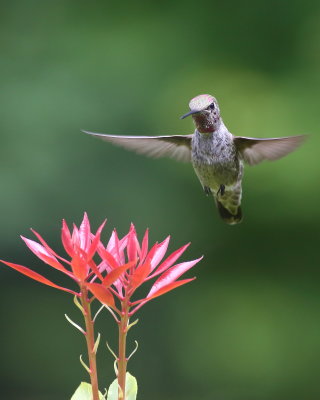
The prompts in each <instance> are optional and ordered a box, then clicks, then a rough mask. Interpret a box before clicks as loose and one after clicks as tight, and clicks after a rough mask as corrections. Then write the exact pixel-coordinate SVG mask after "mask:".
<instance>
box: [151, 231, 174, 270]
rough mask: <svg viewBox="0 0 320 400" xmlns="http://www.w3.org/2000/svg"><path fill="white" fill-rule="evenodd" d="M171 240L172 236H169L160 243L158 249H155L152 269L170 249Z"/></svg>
mask: <svg viewBox="0 0 320 400" xmlns="http://www.w3.org/2000/svg"><path fill="white" fill-rule="evenodd" d="M169 241H170V236H168V237H167V238H166V239H165V240H164V241H163V242H161V243H159V245H158V247H157V250H156V251H155V253H154V255H153V257H152V260H151V271H153V270H154V269H155V268H156V267H157V266H158V264H159V262H160V261H161V260H162V259H163V257H164V255H165V254H166V251H167V249H168V245H169ZM147 258H148V256H147Z"/></svg>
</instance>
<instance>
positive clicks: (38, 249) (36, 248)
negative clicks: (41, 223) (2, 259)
mask: <svg viewBox="0 0 320 400" xmlns="http://www.w3.org/2000/svg"><path fill="white" fill-rule="evenodd" d="M21 239H22V240H23V241H24V242H25V244H26V245H27V246H28V247H29V249H30V250H31V251H32V252H33V253H34V254H35V255H36V256H37V257H38V258H40V260H42V261H44V262H45V263H46V264H48V265H50V266H51V267H53V268H55V269H57V270H59V271H61V272H63V273H64V274H66V275H68V276H70V277H71V278H73V279H74V275H73V274H72V272H70V271H68V270H67V269H66V268H65V267H64V266H63V265H62V264H60V263H59V261H58V260H57V259H56V258H55V256H53V255H52V254H51V253H50V252H49V251H48V250H47V249H46V248H45V247H44V246H42V245H41V244H40V243H38V242H35V241H34V240H31V239H27V238H25V237H24V236H21Z"/></svg>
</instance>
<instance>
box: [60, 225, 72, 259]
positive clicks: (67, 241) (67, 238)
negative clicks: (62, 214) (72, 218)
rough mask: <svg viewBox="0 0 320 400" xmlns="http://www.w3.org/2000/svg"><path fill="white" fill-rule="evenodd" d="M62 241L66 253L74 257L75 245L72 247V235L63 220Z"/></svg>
mask: <svg viewBox="0 0 320 400" xmlns="http://www.w3.org/2000/svg"><path fill="white" fill-rule="evenodd" d="M61 241H62V244H63V247H64V249H65V251H66V253H67V254H68V255H69V256H70V257H72V256H73V253H74V251H73V245H72V238H71V234H70V230H69V227H68V225H67V223H66V221H65V220H62V230H61Z"/></svg>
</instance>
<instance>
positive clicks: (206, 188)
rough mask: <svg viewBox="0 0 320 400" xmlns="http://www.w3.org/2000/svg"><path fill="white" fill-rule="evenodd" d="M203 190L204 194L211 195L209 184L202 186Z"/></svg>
mask: <svg viewBox="0 0 320 400" xmlns="http://www.w3.org/2000/svg"><path fill="white" fill-rule="evenodd" d="M203 190H204V192H205V194H206V195H207V196H211V195H212V192H211V189H210V188H209V186H204V187H203Z"/></svg>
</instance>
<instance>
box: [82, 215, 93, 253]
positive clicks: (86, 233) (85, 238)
mask: <svg viewBox="0 0 320 400" xmlns="http://www.w3.org/2000/svg"><path fill="white" fill-rule="evenodd" d="M90 233H91V231H90V222H89V218H88V215H87V213H86V212H85V213H84V215H83V220H82V222H81V225H80V228H79V247H80V248H81V249H83V250H86V251H88V250H89V246H90V243H91V240H90Z"/></svg>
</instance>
